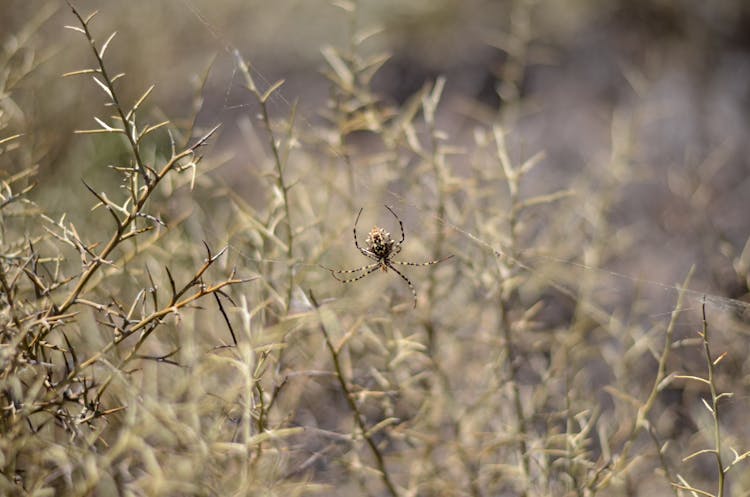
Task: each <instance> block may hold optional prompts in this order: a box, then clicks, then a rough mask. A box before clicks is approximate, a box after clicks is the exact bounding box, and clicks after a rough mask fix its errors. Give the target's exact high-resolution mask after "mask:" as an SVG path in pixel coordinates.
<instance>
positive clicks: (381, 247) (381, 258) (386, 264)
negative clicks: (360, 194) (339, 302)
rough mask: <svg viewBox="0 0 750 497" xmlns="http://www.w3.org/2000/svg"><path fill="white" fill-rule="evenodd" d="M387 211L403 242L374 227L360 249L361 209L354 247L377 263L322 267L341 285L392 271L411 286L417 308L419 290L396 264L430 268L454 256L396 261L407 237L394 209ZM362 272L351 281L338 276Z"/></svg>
mask: <svg viewBox="0 0 750 497" xmlns="http://www.w3.org/2000/svg"><path fill="white" fill-rule="evenodd" d="M385 208H386V209H388V210H389V211H390V213H391V214H393V217H395V218H396V221H398V225H399V227H400V228H401V240H399V241H398V242H397V241H395V240H394V239H393V238H391V234H390V233H388V232H387V231H386V230H384V229H383V228H379V227H377V226H375V227H373V228H372V229H371V230H370V233H369V234H368V235H367V240H365V248H362V247H360V245H359V241H358V240H357V223H358V222H359V216H361V215H362V209H361V208H360V209H359V212H358V213H357V219H356V220H355V221H354V229H353V230H352V231H353V232H354V245H355V246H356V247H357V249H358V250H359V251H360V252H362V255H364V256H365V257H369V258H370V259H373V260H374V261H375V262H373V263H372V264H367V265H365V266H362V267H358V268H355V269H342V270H339V269H331V268H327V267H325V266H322V267H323V268H324V269H327V270H328V271H330V272H331V275H332V276H333V277H334V278H335V279H336V280H338V281H340V282H341V283H351V282H353V281H357V280H361V279H362V278H364V277H365V276H367V275H368V274H371V273H373V272H375V271H377V270H378V269H380V270H382V271H383V272H388V269H389V268H390V269H392V270H393V271H394V272H395V273H396V274H397V275H399V276H400V277H401V279H402V280H404V281H405V282H406V284H407V285H409V288H410V289H411V293H412V295H414V307H415V308H416V307H417V290H416V289H415V288H414V285H413V284H412V282H411V281H409V278H407V277H406V276H404V274H403V273H402V272H401V271H399V270H398V269H396V268H395V267H393V265H394V264H401V265H402V266H430V265H432V264H437V263H438V262H443V261H445V260H447V259H450V258H451V257H453V255H449V256H447V257H443V258H442V259H438V260H435V261H428V262H406V261H394V260H393V256H394V255H396V254H398V253H399V252H401V245H402V244H403V243H404V240H405V239H406V235H405V234H404V223H402V222H401V219H399V217H398V216H397V215H396V213H395V212H393V209H391V208H390V207H388V206H387V205H386V206H385ZM359 272H362V274H360V275H359V276H356V277H354V278H349V279H341V278H339V277H338V276H336V275H337V274H347V273H359Z"/></svg>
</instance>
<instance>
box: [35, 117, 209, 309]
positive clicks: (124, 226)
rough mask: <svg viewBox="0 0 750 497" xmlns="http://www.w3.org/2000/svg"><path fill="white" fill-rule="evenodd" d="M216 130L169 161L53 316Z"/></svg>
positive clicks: (76, 293)
mask: <svg viewBox="0 0 750 497" xmlns="http://www.w3.org/2000/svg"><path fill="white" fill-rule="evenodd" d="M216 129H217V128H214V129H212V130H211V131H210V132H209V133H208V134H207V135H205V136H204V137H203V138H201V139H200V140H198V142H196V144H195V145H193V146H192V147H190V148H188V149H186V150H183V151H182V152H180V153H179V154H177V155H174V156H173V157H172V158H171V159H170V160H169V162H167V163H166V164H165V165H164V167H163V168H162V170H161V171H160V172H159V173H158V174H157V175H156V176H155V178H154V180H153V181H152V182H150V183H149V185H148V186H147V187H146V190H145V191H144V192H143V194H141V196H140V197H139V198H138V200H137V201H136V203H135V205H134V206H133V208H132V210H131V211H130V213H129V214H128V216H127V217H126V218H125V219H124V220H122V221H121V222H119V223H118V224H117V229H116V231H115V233H114V234H113V235H112V237H111V238H110V239H109V242H107V245H106V246H105V247H104V249H102V251H101V252H100V253H99V255H97V256H96V258H94V259H93V260H92V261H91V262H90V264H89V266H88V267H87V268H86V270H85V271H84V272H83V274H81V277H80V278H79V279H78V283H77V284H76V286H75V288H73V290H72V291H71V292H70V294H69V295H68V298H67V299H65V301H64V302H63V303H62V304H60V305H59V306H57V308H56V309H54V312H52V309H50V311H51V312H52V314H51V315H59V314H63V313H64V312H65V311H66V310H67V309H68V308H69V307H70V306H71V305H73V304H74V303H75V302H76V299H77V298H78V296H79V295H80V294H81V292H82V291H83V289H84V287H85V286H86V283H88V281H89V279H90V278H91V277H92V276H93V275H94V273H96V271H97V270H98V269H99V267H101V265H102V264H103V263H104V262H105V261H106V259H107V257H108V256H109V254H110V253H112V251H113V250H114V249H115V248H116V247H117V246H118V245H119V244H120V243H121V242H122V241H123V240H124V237H126V236H127V233H125V232H126V230H127V228H128V227H129V226H130V225H131V224H132V223H133V221H135V220H136V219H137V218H138V217H139V213H140V212H141V210H142V209H143V206H144V205H145V204H146V201H147V200H148V199H149V197H150V196H151V194H152V193H153V191H154V190H155V189H156V186H157V185H158V184H159V182H160V181H161V180H162V179H163V178H164V177H165V176H166V175H167V173H169V171H171V170H172V169H173V168H174V167H175V166H176V165H177V164H178V163H179V161H180V160H182V159H184V158H186V157H189V156H192V155H193V154H194V153H195V149H197V148H198V147H199V146H201V145H202V144H203V143H204V142H205V141H206V140H207V139H208V137H209V136H211V135H212V134H213V133H214V132H215V131H216Z"/></svg>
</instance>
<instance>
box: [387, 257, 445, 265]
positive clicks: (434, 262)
mask: <svg viewBox="0 0 750 497" xmlns="http://www.w3.org/2000/svg"><path fill="white" fill-rule="evenodd" d="M451 257H453V254H451V255H449V256H447V257H443V258H442V259H438V260H435V261H427V262H407V261H393V260H392V261H389V262H391V263H393V264H401V265H402V266H431V265H432V264H437V263H439V262H443V261H447V260H448V259H450V258H451Z"/></svg>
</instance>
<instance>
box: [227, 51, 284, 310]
mask: <svg viewBox="0 0 750 497" xmlns="http://www.w3.org/2000/svg"><path fill="white" fill-rule="evenodd" d="M235 57H236V58H237V65H238V66H239V68H240V72H241V73H242V75H243V77H244V78H245V84H246V87H247V89H248V90H250V92H251V93H252V94H253V95H254V96H255V98H256V99H257V100H258V103H259V104H260V109H261V116H262V118H263V125H264V126H265V128H266V131H267V132H268V143H269V145H270V147H271V152H272V153H273V161H274V165H275V167H276V183H277V187H278V188H279V190H280V191H281V196H282V200H283V203H284V217H285V219H286V227H287V230H286V256H287V259H288V263H289V288H288V295H287V309H289V306H290V305H291V303H292V291H293V286H294V274H293V272H292V264H293V261H292V256H293V254H294V232H293V231H292V216H291V215H290V209H289V186H288V185H287V184H286V182H285V181H284V164H283V161H282V160H281V152H280V151H279V145H278V143H277V141H276V135H275V133H274V131H273V126H272V124H271V118H270V116H269V114H268V105H267V102H268V99H269V97H270V96H271V95H272V94H273V92H274V91H275V90H277V89H278V88H279V86H281V83H282V82H278V83H276V84H275V85H273V86H272V87H271V88H270V89H269V90H267V91H266V92H265V93H261V92H260V90H259V89H258V87H257V86H256V85H255V81H254V80H253V77H252V75H251V74H250V68H249V67H248V65H247V62H245V60H244V59H243V58H242V56H241V55H240V54H239V52H237V51H235Z"/></svg>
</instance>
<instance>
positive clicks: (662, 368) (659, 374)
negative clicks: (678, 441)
mask: <svg viewBox="0 0 750 497" xmlns="http://www.w3.org/2000/svg"><path fill="white" fill-rule="evenodd" d="M694 269H695V267H692V268H690V271H689V272H688V275H687V277H686V278H685V281H683V283H682V286H681V287H680V293H679V294H678V296H677V304H676V305H675V308H674V310H673V311H672V316H671V318H670V320H669V324H668V325H667V331H666V333H665V335H664V346H663V348H662V352H661V355H660V356H659V365H658V368H657V371H656V377H655V378H654V383H653V386H652V387H651V391H650V392H649V395H648V398H647V399H646V401H645V402H644V403H643V405H641V407H640V408H639V409H638V413H637V414H636V417H635V420H634V421H633V424H632V426H631V427H630V432H629V435H628V437H627V439H626V441H625V444H624V445H623V447H622V450H621V451H620V455H619V457H618V458H617V461H615V463H614V464H613V465H612V468H611V469H610V471H609V472H608V473H607V474H606V475H605V476H604V477H603V478H602V480H601V481H599V482H597V481H596V480H593V481H591V482H590V483H589V489H590V490H591V491H592V492H594V493H596V492H598V491H600V490H603V489H604V488H606V487H607V486H609V484H610V483H611V482H612V478H613V477H615V476H616V475H618V474H619V473H621V472H622V471H623V470H624V469H625V467H626V466H627V464H628V463H629V462H630V451H631V450H632V448H633V444H634V443H635V439H636V437H637V436H638V433H640V431H641V429H643V428H648V426H649V421H648V416H649V413H650V412H651V409H653V407H654V404H655V403H656V399H657V397H658V396H659V392H660V391H661V383H662V382H663V381H664V379H665V378H666V376H667V361H668V360H669V355H670V351H671V350H672V341H673V337H674V328H675V325H676V323H677V317H678V316H679V314H680V312H681V310H682V305H683V301H684V298H685V290H686V289H687V287H688V285H689V284H690V280H691V279H692V277H693V271H694Z"/></svg>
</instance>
